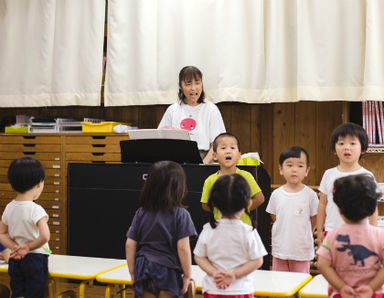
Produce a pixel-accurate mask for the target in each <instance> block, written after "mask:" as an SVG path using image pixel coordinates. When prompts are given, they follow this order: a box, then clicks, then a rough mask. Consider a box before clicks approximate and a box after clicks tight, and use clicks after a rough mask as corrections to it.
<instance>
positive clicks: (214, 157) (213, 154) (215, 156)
mask: <svg viewBox="0 0 384 298" xmlns="http://www.w3.org/2000/svg"><path fill="white" fill-rule="evenodd" d="M212 159H213V160H215V161H217V154H216V152H215V151H213V152H212Z"/></svg>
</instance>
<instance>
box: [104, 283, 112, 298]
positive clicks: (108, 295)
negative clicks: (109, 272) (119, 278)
mask: <svg viewBox="0 0 384 298" xmlns="http://www.w3.org/2000/svg"><path fill="white" fill-rule="evenodd" d="M111 287H112V286H111V285H108V286H107V287H106V288H105V298H111Z"/></svg>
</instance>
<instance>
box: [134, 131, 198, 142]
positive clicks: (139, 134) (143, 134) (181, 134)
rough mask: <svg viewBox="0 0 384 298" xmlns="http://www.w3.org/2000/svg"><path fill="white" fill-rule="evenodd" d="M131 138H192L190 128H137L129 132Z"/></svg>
mask: <svg viewBox="0 0 384 298" xmlns="http://www.w3.org/2000/svg"><path fill="white" fill-rule="evenodd" d="M128 135H129V137H130V139H132V140H139V139H176V140H190V139H191V137H190V135H189V131H188V130H184V129H135V130H130V131H129V132H128Z"/></svg>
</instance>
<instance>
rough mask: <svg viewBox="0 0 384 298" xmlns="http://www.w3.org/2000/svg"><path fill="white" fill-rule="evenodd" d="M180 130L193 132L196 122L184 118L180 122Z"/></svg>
mask: <svg viewBox="0 0 384 298" xmlns="http://www.w3.org/2000/svg"><path fill="white" fill-rule="evenodd" d="M180 128H181V129H185V130H188V131H191V130H194V129H195V128H196V121H195V120H193V119H192V118H185V119H183V120H182V121H181V122H180Z"/></svg>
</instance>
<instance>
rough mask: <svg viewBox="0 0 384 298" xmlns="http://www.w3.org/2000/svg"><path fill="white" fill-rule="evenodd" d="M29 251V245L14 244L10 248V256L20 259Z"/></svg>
mask: <svg viewBox="0 0 384 298" xmlns="http://www.w3.org/2000/svg"><path fill="white" fill-rule="evenodd" d="M27 253H29V246H28V245H25V244H21V245H16V246H14V247H13V248H12V251H11V255H10V258H12V259H15V260H20V259H22V258H24V257H25V255H26V254H27Z"/></svg>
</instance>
